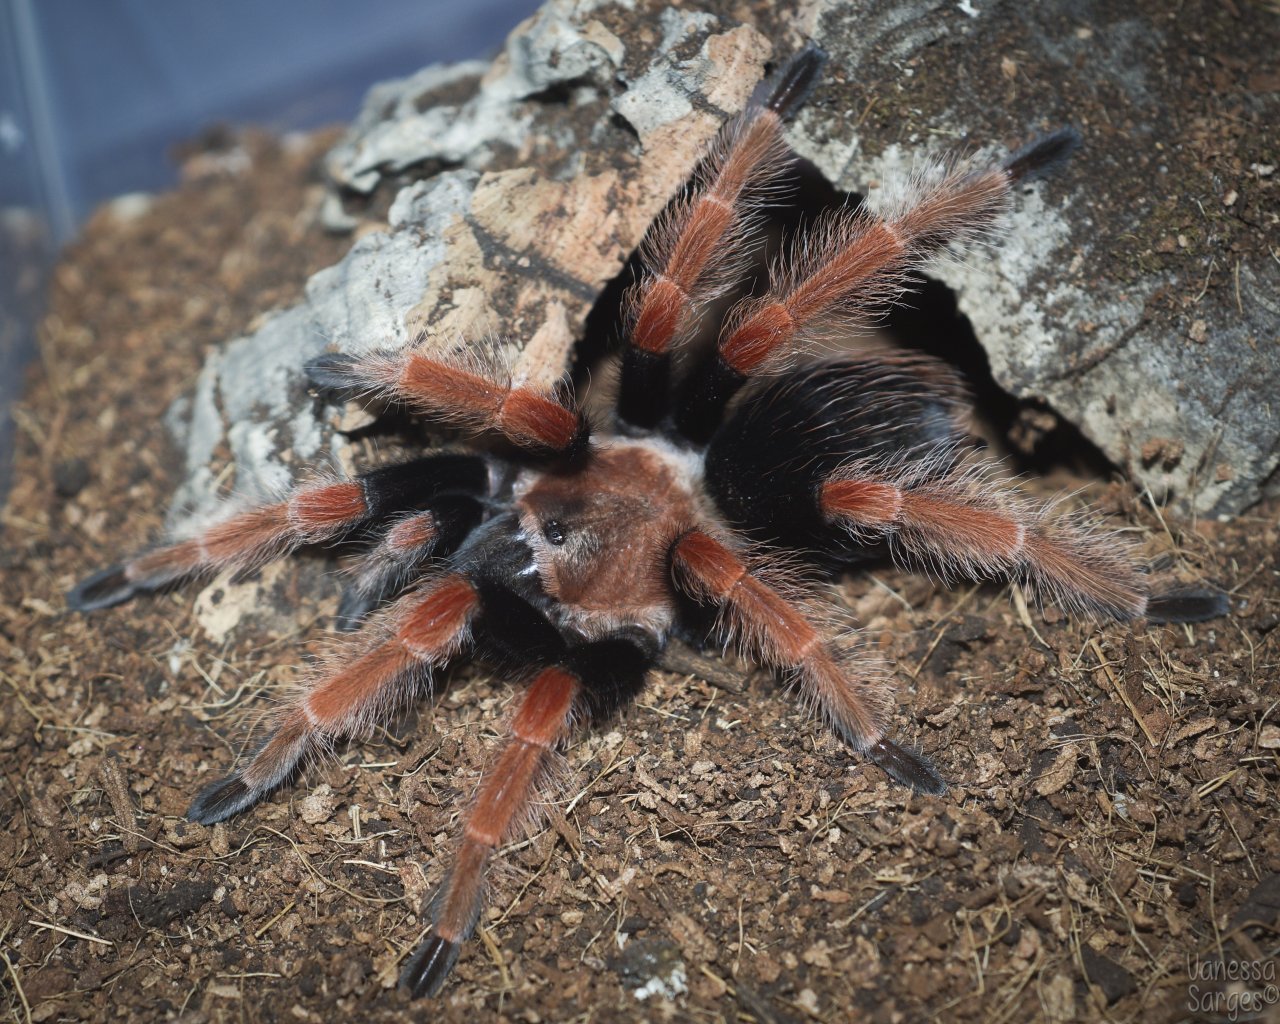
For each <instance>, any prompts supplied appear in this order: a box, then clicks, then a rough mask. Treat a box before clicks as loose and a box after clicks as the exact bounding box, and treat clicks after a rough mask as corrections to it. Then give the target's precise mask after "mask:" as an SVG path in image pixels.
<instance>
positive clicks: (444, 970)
mask: <svg viewBox="0 0 1280 1024" xmlns="http://www.w3.org/2000/svg"><path fill="white" fill-rule="evenodd" d="M461 951H462V947H461V946H460V945H459V944H458V943H456V942H450V941H449V940H448V939H445V938H441V937H440V936H439V935H437V934H436V933H435V932H434V931H433V932H431V933H430V934H429V935H428V936H427V937H426V938H425V939H423V940H422V945H420V946H419V947H418V948H417V949H416V950H414V952H413V956H411V957H409V959H408V960H407V961H406V962H405V965H404V970H403V971H401V972H400V987H401V988H403V989H404V990H405V991H407V992H408V993H409V995H410V996H411V997H412V998H414V999H421V998H422V997H423V996H434V995H435V994H436V993H437V992H439V991H440V989H441V987H442V986H443V985H444V982H445V979H446V978H447V977H448V976H449V972H450V971H452V970H453V965H454V964H456V963H457V962H458V954H459V953H460V952H461Z"/></svg>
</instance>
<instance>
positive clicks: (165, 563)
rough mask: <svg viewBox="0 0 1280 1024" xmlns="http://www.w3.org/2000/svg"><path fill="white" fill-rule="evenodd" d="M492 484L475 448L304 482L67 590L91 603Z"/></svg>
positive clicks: (75, 603) (83, 607)
mask: <svg viewBox="0 0 1280 1024" xmlns="http://www.w3.org/2000/svg"><path fill="white" fill-rule="evenodd" d="M488 487H489V472H488V468H487V467H486V465H485V463H484V461H483V460H482V459H480V458H479V457H478V456H474V455H432V456H427V457H425V458H421V459H414V460H413V461H411V462H405V463H401V464H399V465H395V466H386V467H383V468H380V469H375V470H372V471H371V472H368V473H363V474H361V475H360V476H357V477H356V478H354V479H352V480H343V481H337V482H322V483H314V484H306V485H303V486H302V487H299V488H298V489H297V490H295V491H293V493H291V494H290V495H288V496H287V497H286V498H284V499H282V500H280V501H277V502H273V503H271V504H269V505H261V506H259V507H257V508H252V509H249V510H247V511H244V512H240V513H237V514H236V515H234V516H232V517H231V518H229V519H226V520H224V521H223V522H220V523H216V524H214V525H213V526H211V527H209V528H208V529H206V530H204V531H203V532H202V533H200V534H198V535H197V536H195V537H192V538H191V539H189V540H183V541H179V542H177V543H175V544H170V545H167V546H165V547H161V548H156V549H154V550H152V551H148V552H144V553H142V554H140V555H137V556H135V557H134V558H131V559H129V560H128V561H127V562H122V563H121V564H119V565H114V566H111V567H110V568H108V569H103V570H102V571H101V572H97V573H95V574H94V575H92V576H90V577H88V578H87V579H85V580H83V581H81V582H80V583H79V584H77V585H76V586H75V587H74V588H73V589H72V590H71V591H70V593H68V594H67V605H68V606H69V607H70V608H72V609H74V610H76V611H85V612H87V611H93V610H95V609H98V608H108V607H110V606H112V605H116V604H120V603H121V602H124V601H127V600H129V599H130V598H132V597H135V596H137V595H138V594H142V593H146V592H148V591H153V590H159V589H161V588H163V587H165V586H168V585H169V584H172V583H176V582H178V581H179V580H183V579H187V578H188V577H191V576H197V575H200V574H202V573H205V572H208V571H211V570H219V569H224V568H237V569H251V568H254V567H255V566H258V565H262V564H264V563H266V562H268V561H271V560H272V559H274V558H278V557H280V556H282V555H284V554H287V553H288V552H290V551H292V550H293V549H295V548H297V547H300V546H302V545H304V544H320V543H324V542H326V541H332V540H336V539H338V538H341V537H343V536H345V535H347V534H348V533H350V532H351V531H352V530H354V529H356V528H357V527H360V526H364V525H367V524H370V523H375V522H378V521H379V520H381V519H385V518H386V517H387V516H389V515H392V514H394V513H396V512H402V511H405V510H408V509H414V508H419V507H421V506H422V505H423V504H424V503H426V502H429V501H430V500H431V499H432V498H433V497H435V496H436V495H438V494H441V493H444V492H461V493H465V494H475V495H483V494H485V493H487V491H488Z"/></svg>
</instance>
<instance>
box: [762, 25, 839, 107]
mask: <svg viewBox="0 0 1280 1024" xmlns="http://www.w3.org/2000/svg"><path fill="white" fill-rule="evenodd" d="M826 63H827V51H826V50H824V49H823V48H822V47H821V46H819V45H818V44H817V43H815V42H813V41H812V40H810V41H809V42H808V43H806V44H805V45H804V46H803V47H801V48H800V50H799V52H797V53H796V55H795V56H794V57H792V58H791V59H790V60H788V61H787V62H786V63H785V64H783V65H782V66H781V67H779V68H778V70H777V71H776V72H775V73H774V74H773V75H772V76H771V77H770V78H769V79H768V80H767V81H765V82H764V83H762V88H761V90H760V91H761V93H763V96H761V97H760V100H761V101H762V102H763V103H764V105H765V106H766V107H768V108H769V109H770V110H772V111H774V112H775V113H777V115H778V116H779V117H781V118H789V117H791V116H793V115H794V114H795V112H796V111H797V110H799V109H800V108H801V107H802V106H804V104H805V101H806V100H808V98H809V94H810V93H812V92H813V89H814V86H816V85H817V84H818V79H819V78H820V77H821V75H822V69H823V67H825V66H826Z"/></svg>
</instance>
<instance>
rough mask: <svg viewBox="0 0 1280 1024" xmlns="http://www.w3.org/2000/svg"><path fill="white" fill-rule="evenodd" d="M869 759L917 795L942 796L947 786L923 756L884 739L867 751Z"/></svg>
mask: <svg viewBox="0 0 1280 1024" xmlns="http://www.w3.org/2000/svg"><path fill="white" fill-rule="evenodd" d="M867 757H868V758H869V759H870V760H872V761H874V762H875V763H876V764H878V765H879V766H880V767H881V768H883V769H884V770H885V772H886V773H887V774H888V775H889V777H890V778H892V779H893V780H894V781H895V782H900V783H902V785H904V786H910V787H911V788H912V789H913V790H914V791H915V792H917V793H924V794H926V795H928V796H941V795H942V794H943V793H945V792H946V791H947V784H946V782H945V781H944V780H943V778H942V776H941V775H939V774H938V772H937V770H936V769H935V768H934V767H933V765H932V764H930V763H929V760H928V759H927V758H926V757H925V756H924V755H923V754H917V753H916V752H915V751H914V750H907V749H906V748H905V747H900V746H898V744H896V743H894V742H893V741H892V740H887V739H882V740H880V741H879V742H878V743H876V744H875V745H874V746H872V747H870V748H869V749H868V750H867Z"/></svg>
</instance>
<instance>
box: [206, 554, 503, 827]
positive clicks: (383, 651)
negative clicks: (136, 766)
mask: <svg viewBox="0 0 1280 1024" xmlns="http://www.w3.org/2000/svg"><path fill="white" fill-rule="evenodd" d="M479 607H480V597H479V595H478V593H477V592H476V589H475V587H474V585H473V584H471V583H470V582H469V581H468V580H467V579H465V578H464V577H462V576H459V575H456V574H455V575H449V576H444V577H442V578H440V579H438V580H435V581H434V582H430V583H427V584H425V585H424V586H423V588H422V589H420V590H416V591H414V592H413V593H412V594H409V595H408V596H406V597H404V598H402V599H401V600H400V601H398V602H396V603H395V604H394V605H392V606H391V608H389V609H388V610H387V612H386V613H384V614H383V615H382V616H380V617H379V618H378V620H377V621H376V622H375V623H372V624H371V625H370V626H369V627H368V629H367V631H376V630H380V629H382V628H386V629H388V630H389V632H390V635H389V636H388V637H386V639H383V640H381V641H380V642H377V643H375V644H373V645H372V646H370V647H368V648H367V649H366V650H365V651H363V653H361V654H360V655H358V656H357V657H356V658H355V659H353V660H351V661H349V662H347V663H346V664H344V665H341V666H340V667H337V668H334V669H331V670H329V671H325V672H322V673H321V674H319V675H318V676H317V677H316V678H315V679H313V680H312V681H311V682H310V684H309V685H307V687H306V688H305V689H304V690H303V691H302V692H301V693H300V694H299V696H298V698H297V699H296V700H295V701H294V702H293V703H292V705H291V706H289V707H288V708H286V709H285V710H284V711H283V712H282V713H281V714H280V716H279V718H278V721H277V724H276V727H275V729H274V731H273V732H272V734H271V736H270V737H268V739H267V741H266V742H265V743H264V744H263V745H262V747H260V748H259V749H258V751H257V753H255V754H254V755H253V757H252V758H250V760H249V762H248V763H247V764H246V765H245V767H244V768H243V769H241V770H240V771H238V772H235V773H234V774H232V775H229V776H227V777H226V778H225V779H222V780H220V781H218V782H215V783H213V784H212V785H210V786H208V787H206V788H205V789H203V790H201V792H200V794H199V795H198V796H197V797H196V798H195V800H194V801H193V803H192V804H191V808H190V810H189V811H187V817H188V818H190V819H191V820H192V821H196V822H199V823H200V824H204V825H207V824H211V823H212V822H215V821H222V820H223V819H224V818H228V817H230V816H231V815H233V814H236V813H238V812H239V811H242V810H244V809H245V808H246V807H249V806H251V805H252V804H254V803H256V802H257V801H258V800H260V799H261V798H262V797H263V796H265V795H266V794H267V793H268V792H270V791H271V790H272V789H274V788H275V787H276V786H278V785H279V784H280V783H281V782H283V781H284V780H285V779H286V778H287V777H288V776H289V774H290V773H291V772H292V771H293V770H294V769H295V768H296V767H297V765H298V763H299V762H300V761H301V760H302V759H303V758H304V757H305V756H307V755H308V754H310V753H314V752H315V751H317V750H319V749H321V748H323V746H324V745H326V744H327V743H329V742H331V741H332V740H333V739H334V738H336V737H338V736H343V735H348V734H350V733H352V732H355V731H358V730H359V729H360V728H361V727H362V726H364V725H365V724H366V723H368V722H371V721H374V720H376V719H377V718H379V717H381V716H382V715H383V714H385V713H386V712H387V711H388V710H389V709H391V708H393V707H394V706H396V705H398V704H400V703H402V702H403V701H404V699H405V698H406V697H408V696H410V695H411V693H412V691H413V681H414V680H415V679H416V678H417V677H419V676H420V675H421V674H422V673H424V672H429V671H430V670H431V669H434V668H438V667H439V666H441V665H443V664H444V663H445V662H446V661H448V660H449V659H450V658H451V657H453V655H454V654H456V653H457V652H458V651H459V650H460V649H461V648H462V646H463V645H464V644H465V643H466V641H467V639H468V636H469V632H470V625H471V621H472V619H473V618H474V616H475V614H476V612H477V610H478V609H479Z"/></svg>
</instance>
